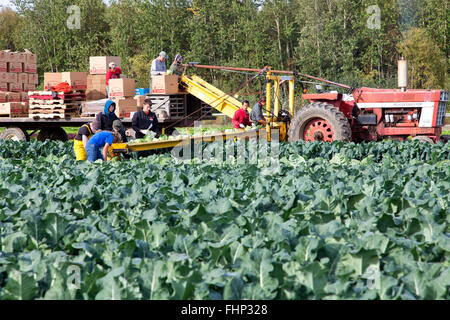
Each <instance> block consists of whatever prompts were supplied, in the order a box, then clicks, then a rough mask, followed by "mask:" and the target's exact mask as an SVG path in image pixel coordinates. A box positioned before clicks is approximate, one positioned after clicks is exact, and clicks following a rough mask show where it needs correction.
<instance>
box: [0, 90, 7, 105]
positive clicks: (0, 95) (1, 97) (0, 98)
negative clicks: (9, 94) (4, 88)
mask: <svg viewBox="0 0 450 320" xmlns="http://www.w3.org/2000/svg"><path fill="white" fill-rule="evenodd" d="M0 102H6V92H1V91H0Z"/></svg>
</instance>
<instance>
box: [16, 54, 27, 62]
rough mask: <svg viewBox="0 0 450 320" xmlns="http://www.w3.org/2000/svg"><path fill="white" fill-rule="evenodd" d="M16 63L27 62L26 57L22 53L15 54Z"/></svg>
mask: <svg viewBox="0 0 450 320" xmlns="http://www.w3.org/2000/svg"><path fill="white" fill-rule="evenodd" d="M16 61H17V62H20V63H26V62H27V56H26V54H25V53H24V52H16Z"/></svg>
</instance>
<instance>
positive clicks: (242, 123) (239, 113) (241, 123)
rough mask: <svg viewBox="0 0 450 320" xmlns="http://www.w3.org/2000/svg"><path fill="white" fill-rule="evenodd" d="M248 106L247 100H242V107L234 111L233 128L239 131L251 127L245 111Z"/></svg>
mask: <svg viewBox="0 0 450 320" xmlns="http://www.w3.org/2000/svg"><path fill="white" fill-rule="evenodd" d="M249 104H250V102H248V100H244V101H243V102H242V106H241V107H240V108H239V109H238V110H236V112H235V113H234V116H233V128H235V129H239V128H245V127H246V126H251V125H252V123H251V122H250V119H249V115H248V111H247V109H248V106H249Z"/></svg>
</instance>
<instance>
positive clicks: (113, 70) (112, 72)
mask: <svg viewBox="0 0 450 320" xmlns="http://www.w3.org/2000/svg"><path fill="white" fill-rule="evenodd" d="M121 74H122V70H120V68H119V67H117V66H116V64H115V63H114V62H110V63H109V69H108V72H107V73H106V94H107V95H108V98H109V79H120V75H121Z"/></svg>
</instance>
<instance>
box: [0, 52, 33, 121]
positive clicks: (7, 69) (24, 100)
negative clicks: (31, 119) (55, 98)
mask: <svg viewBox="0 0 450 320" xmlns="http://www.w3.org/2000/svg"><path fill="white" fill-rule="evenodd" d="M36 63H37V59H36V55H35V54H33V53H32V52H30V51H26V52H12V51H9V50H6V51H0V103H1V104H2V105H1V106H0V114H1V115H8V116H11V117H15V116H22V115H27V114H28V95H27V92H28V91H31V90H35V87H36V85H37V84H38V83H39V79H38V75H37V67H36ZM20 110H21V111H22V112H20Z"/></svg>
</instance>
